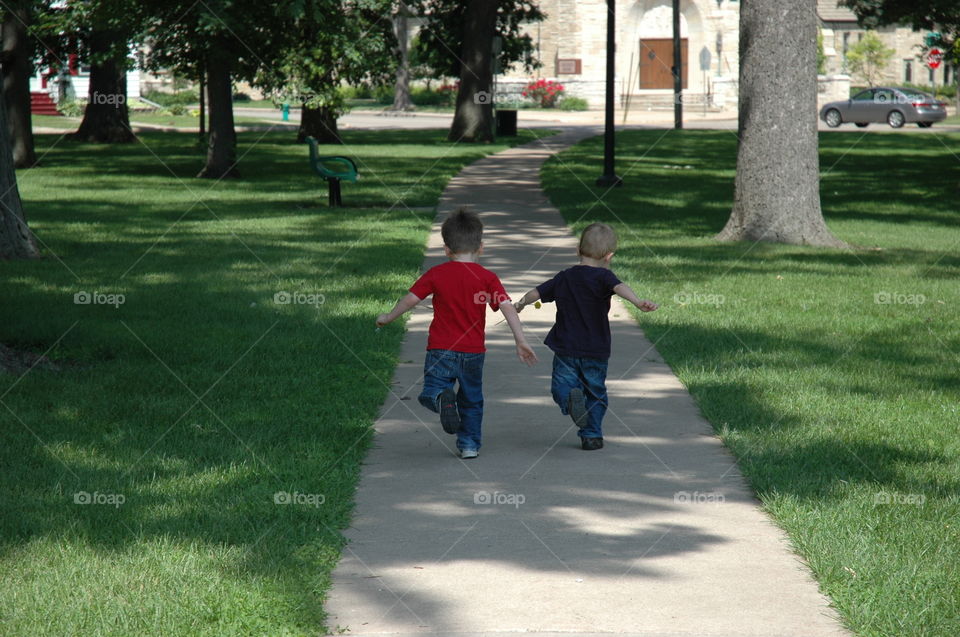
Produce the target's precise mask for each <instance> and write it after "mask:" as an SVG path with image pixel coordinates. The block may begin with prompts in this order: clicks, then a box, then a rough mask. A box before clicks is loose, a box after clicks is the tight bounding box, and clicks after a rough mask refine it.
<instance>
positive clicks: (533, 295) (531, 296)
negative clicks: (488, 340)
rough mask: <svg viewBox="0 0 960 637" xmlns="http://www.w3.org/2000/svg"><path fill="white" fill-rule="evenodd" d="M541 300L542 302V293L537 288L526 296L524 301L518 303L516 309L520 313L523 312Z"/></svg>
mask: <svg viewBox="0 0 960 637" xmlns="http://www.w3.org/2000/svg"><path fill="white" fill-rule="evenodd" d="M539 300H540V292H538V291H537V288H533V289H532V290H530V291H529V292H527V293H526V294H524V295H523V298H522V299H520V300H519V301H517V304H516V305H515V306H514V308H515V309H516V310H517V312H518V313H519V312H522V311H523V308H525V307H526V306H528V305H530V304H531V303H533V302H534V301H539ZM504 316H506V315H504Z"/></svg>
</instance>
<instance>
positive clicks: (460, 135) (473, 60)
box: [448, 0, 497, 142]
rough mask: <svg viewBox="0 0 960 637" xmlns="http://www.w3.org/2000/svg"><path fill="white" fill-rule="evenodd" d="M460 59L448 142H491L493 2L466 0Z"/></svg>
mask: <svg viewBox="0 0 960 637" xmlns="http://www.w3.org/2000/svg"><path fill="white" fill-rule="evenodd" d="M465 17H466V19H465V20H464V29H463V51H462V54H461V56H460V59H461V60H462V63H461V65H460V91H459V92H458V93H457V111H456V114H455V115H454V116H453V125H451V126H450V135H449V137H448V139H449V140H450V141H462V142H492V141H493V91H492V88H493V69H492V61H493V37H494V35H495V34H496V30H497V2H496V0H469V2H468V3H467V7H466V16H465Z"/></svg>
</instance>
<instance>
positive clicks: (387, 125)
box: [235, 108, 960, 135]
mask: <svg viewBox="0 0 960 637" xmlns="http://www.w3.org/2000/svg"><path fill="white" fill-rule="evenodd" d="M235 111H236V112H237V113H238V114H242V115H243V116H244V117H256V116H260V117H263V118H264V119H265V120H270V121H280V119H281V114H280V112H279V111H277V110H271V109H258V108H237V109H235ZM299 117H300V115H299V112H298V111H297V110H293V111H291V112H290V119H291V122H292V123H296V122H299ZM451 120H452V115H451V114H449V113H426V112H422V113H399V114H393V113H385V112H377V111H368V110H367V111H364V110H354V111H351V112H350V113H347V114H346V115H344V116H343V117H341V118H340V126H341V127H343V128H345V129H349V128H358V129H370V130H379V129H397V128H400V129H420V128H449V126H450V122H451ZM615 121H616V124H617V126H618V127H622V115H620V114H619V113H618V114H617V116H616V119H615ZM602 124H603V114H602V113H599V112H597V111H588V112H586V113H576V112H575V113H563V112H560V111H558V112H556V113H550V112H546V113H545V112H536V111H531V112H527V111H520V115H519V121H518V125H519V126H521V127H524V128H567V127H568V126H599V125H602ZM683 124H684V127H685V128H691V129H711V130H734V131H735V130H736V129H737V116H736V113H731V112H727V113H709V114H708V115H706V116H704V115H703V114H702V113H700V112H696V111H694V110H691V111H689V112H687V113H686V114H685V117H684V122H683ZM635 127H636V128H672V127H673V113H672V112H669V111H648V112H635V113H633V114H632V115H631V117H630V119H629V122H628V125H627V128H635ZM819 128H820V130H822V131H828V132H836V133H857V134H863V133H891V132H904V133H913V134H919V135H937V134H942V133H956V132H960V125H958V124H934V125H933V126H932V127H931V128H919V127H917V126H916V125H912V124H908V125H906V126H904V127H903V128H901V129H893V128H890V127H889V126H887V125H886V124H871V125H870V126H868V127H867V128H857V127H856V126H854V125H853V124H845V125H842V126H840V127H839V128H830V127H828V126H827V125H826V124H824V123H823V122H820V123H819Z"/></svg>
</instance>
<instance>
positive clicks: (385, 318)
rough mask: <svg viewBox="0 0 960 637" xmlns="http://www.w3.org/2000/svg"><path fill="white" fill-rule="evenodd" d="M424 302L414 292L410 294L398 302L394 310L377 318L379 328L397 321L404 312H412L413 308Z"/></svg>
mask: <svg viewBox="0 0 960 637" xmlns="http://www.w3.org/2000/svg"><path fill="white" fill-rule="evenodd" d="M422 300H423V299H421V298H420V297H419V296H417V295H416V294H414V293H413V292H408V293H407V295H406V296H405V297H403V298H401V299H400V300H399V301H397V304H396V305H394V306H393V309H392V310H390V311H389V312H387V313H386V314H381V315H380V316H378V317H377V327H383V326H384V325H386V324H387V323H391V322H393V321H395V320H397V317H399V316H401V315H403V313H404V312H408V311H410V310H412V309H413V307H414V306H415V305H416V304H417V303H419V302H420V301H422Z"/></svg>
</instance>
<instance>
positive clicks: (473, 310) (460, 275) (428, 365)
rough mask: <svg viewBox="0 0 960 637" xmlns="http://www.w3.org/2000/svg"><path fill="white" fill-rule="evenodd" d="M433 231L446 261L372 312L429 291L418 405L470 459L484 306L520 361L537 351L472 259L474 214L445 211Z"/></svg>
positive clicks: (399, 310)
mask: <svg viewBox="0 0 960 637" xmlns="http://www.w3.org/2000/svg"><path fill="white" fill-rule="evenodd" d="M440 233H441V235H442V236H443V244H444V251H445V252H446V255H447V258H448V259H449V261H447V262H446V263H443V264H440V265H437V266H434V267H432V268H430V269H429V270H427V271H426V272H425V273H424V274H423V276H421V277H420V278H419V279H418V280H417V282H416V283H414V284H413V286H412V287H411V288H410V293H409V294H407V295H406V296H405V297H403V298H402V299H400V300H399V301H397V304H396V305H395V306H394V308H393V309H392V310H390V311H389V312H387V313H386V314H381V315H380V316H378V317H377V326H383V325H386V324H387V323H390V322H391V321H393V320H396V319H397V318H398V317H399V316H401V315H403V313H404V312H407V311H408V310H411V309H413V307H414V306H415V305H416V304H417V303H419V302H420V301H422V300H423V299H425V298H427V297H428V296H430V295H431V294H432V295H433V322H432V323H430V335H429V338H428V340H427V357H426V360H425V361H424V365H423V391H422V392H421V393H420V397H419V400H420V404H421V405H423V406H424V407H426V408H427V409H429V410H430V411H433V412H436V413H439V414H440V424H441V425H442V426H443V430H444V431H445V432H447V433H449V434H454V433H455V434H457V449H459V450H460V457H461V458H476V457H477V454H478V452H479V451H480V425H481V422H482V420H483V359H484V352H486V347H485V346H484V335H485V332H484V327H485V322H486V310H487V308H486V306H487V305H490V307H491V308H492V309H493V310H494V311H497V310H500V311H502V312H503V316H504V318H505V319H506V321H507V324H508V325H509V326H510V331H511V332H513V339H514V341H515V342H516V344H517V356H519V357H520V360H521V361H523V362H524V363H526V364H527V365H533V364H534V363H536V362H537V355H536V354H534V352H533V349H531V348H530V345H529V344H528V343H527V339H526V338H525V337H524V335H523V327H522V326H521V325H520V319H519V318H518V317H517V311H516V310H515V309H514V307H513V303H512V302H511V301H510V297H509V296H507V293H506V292H505V291H504V289H503V284H501V283H500V279H499V278H497V275H496V274H494V273H493V272H491V271H490V270H487V269H486V268H484V267H482V266H481V265H480V264H479V263H477V260H478V259H479V258H480V255H481V254H483V223H482V222H481V221H480V218H479V217H478V216H477V214H476V213H475V212H470V211H467V210H465V209H463V208H460V209H459V210H456V211H454V212H452V213H450V216H449V217H447V219H446V220H445V221H444V222H443V225H442V226H441V228H440ZM457 383H459V388H458V389H457V391H456V392H454V385H455V384H457Z"/></svg>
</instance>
